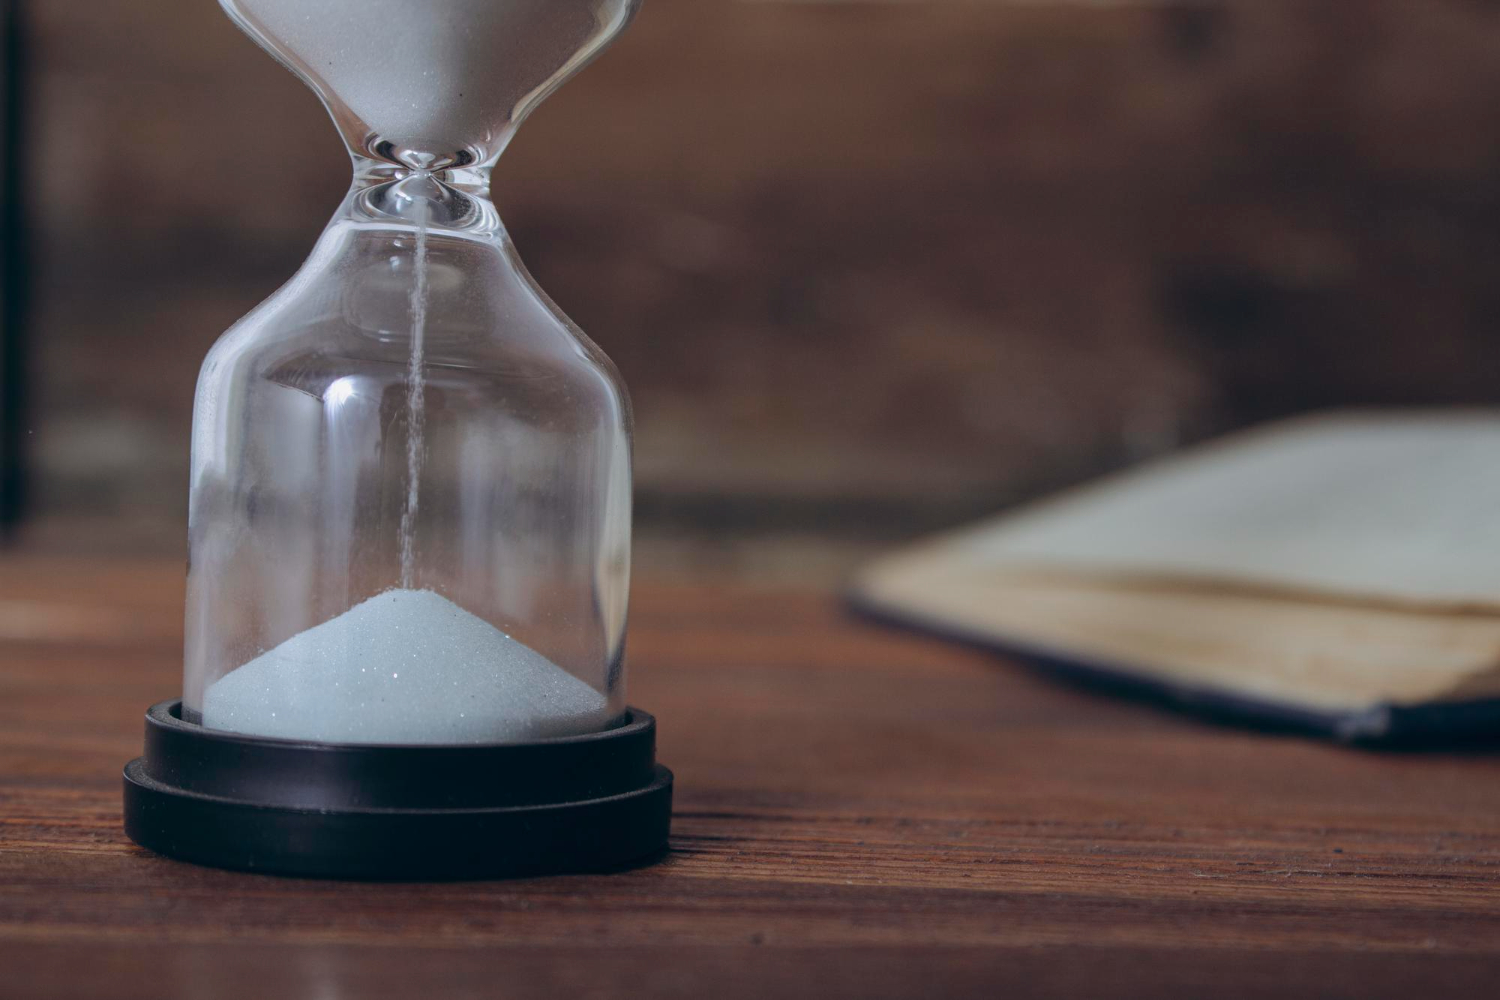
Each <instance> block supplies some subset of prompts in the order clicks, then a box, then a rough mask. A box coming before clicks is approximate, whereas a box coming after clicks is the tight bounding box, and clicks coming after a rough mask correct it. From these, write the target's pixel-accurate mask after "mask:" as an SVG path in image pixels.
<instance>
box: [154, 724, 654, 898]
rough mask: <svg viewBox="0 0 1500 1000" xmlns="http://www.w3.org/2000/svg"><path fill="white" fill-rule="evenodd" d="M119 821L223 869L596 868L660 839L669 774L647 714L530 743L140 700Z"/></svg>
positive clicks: (455, 872)
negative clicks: (189, 714)
mask: <svg viewBox="0 0 1500 1000" xmlns="http://www.w3.org/2000/svg"><path fill="white" fill-rule="evenodd" d="M124 777H125V832H126V833H127V834H128V835H129V836H130V838H131V839H132V840H134V841H135V842H136V843H138V844H140V845H141V846H142V847H146V848H149V849H151V850H153V851H156V852H157V853H159V854H165V855H168V856H170V857H174V858H179V859H181V860H184V861H192V862H196V863H198V864H205V865H213V866H216V867H221V868H237V869H243V870H249V871H265V872H277V873H281V874H291V875H309V876H320V877H332V878H362V879H430V878H448V879H452V878H492V877H502V876H512V875H531V874H549V873H561V872H586V871H607V870H610V869H617V868H622V867H626V866H629V865H631V864H633V863H636V862H639V861H642V860H645V859H647V858H649V857H651V856H653V855H655V854H658V853H660V852H661V851H662V850H664V849H665V848H666V843H667V832H668V827H669V824H670V819H671V810H672V773H671V772H670V771H668V770H667V769H666V768H664V767H661V766H659V765H657V764H656V720H655V719H653V718H652V717H651V716H650V715H648V714H647V713H645V712H642V711H640V710H638V709H629V710H628V711H627V713H626V717H625V720H624V722H623V724H622V725H620V726H618V727H616V728H615V729H611V730H608V731H606V732H602V733H595V734H590V735H587V736H577V737H565V738H560V739H550V740H537V741H534V742H529V743H504V744H475V745H466V746H427V745H410V746H391V745H358V744H325V743H301V742H297V741H293V740H281V739H271V738H267V737H259V736H243V735H240V734H236V733H227V732H220V731H216V730H208V729H204V728H203V727H202V726H199V725H196V724H194V723H191V722H187V721H185V720H183V718H182V711H181V702H177V701H170V702H162V703H161V704H158V705H154V706H152V707H151V709H150V710H149V711H148V712H147V713H146V752H145V755H144V756H143V757H140V758H138V759H136V760H134V761H131V762H130V764H128V765H127V766H126V768H125V776H124Z"/></svg>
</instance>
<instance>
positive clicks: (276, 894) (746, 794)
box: [0, 556, 1500, 1000]
mask: <svg viewBox="0 0 1500 1000" xmlns="http://www.w3.org/2000/svg"><path fill="white" fill-rule="evenodd" d="M180 578H181V569H180V567H179V566H169V565H163V564H160V563H107V562H80V561H74V562H66V561H57V560H48V559H41V558H36V557H27V558H21V557H15V556H11V557H7V558H4V559H0V996H3V997H6V998H11V997H16V998H22V997H24V998H36V997H54V996H77V997H95V996H109V997H152V998H156V997H178V996H181V997H209V996H214V997H256V998H270V997H277V998H279V997H292V996H311V997H319V998H341V997H361V998H362V997H418V996H434V997H437V996H475V997H478V996H487V997H488V996H503V997H545V996H569V997H606V996H650V995H658V996H670V997H711V998H714V1000H723V998H735V997H757V998H759V997H776V998H785V997H802V996H806V997H827V996H860V997H885V996H956V995H978V996H995V997H998V996H1002V995H1006V996H1059V997H1078V996H1098V995H1122V996H1139V997H1160V996H1173V995H1183V996H1193V995H1205V994H1207V993H1209V992H1210V991H1211V992H1212V993H1213V994H1214V995H1216V996H1219V997H1225V996H1230V997H1234V996H1271V995H1275V996H1278V997H1280V996H1287V995H1298V994H1312V993H1317V994H1318V995H1321V996H1348V997H1371V996H1392V997H1396V996H1400V997H1425V996H1440V995H1447V996H1457V995H1466V996H1494V995H1496V991H1497V989H1500V986H1497V980H1500V757H1497V756H1495V755H1494V754H1493V752H1492V751H1491V752H1484V751H1469V752H1465V753H1458V752H1429V753H1402V754H1396V753H1375V752H1369V751H1360V750H1351V749H1344V748H1340V747H1336V746H1330V745H1325V744H1321V743H1315V742H1310V741H1306V740H1302V739H1297V738H1287V737H1276V736H1268V735H1259V734H1255V733H1249V732H1241V731H1238V730H1234V729H1224V728H1216V727H1213V726H1211V725H1207V724H1203V723H1199V722H1196V721H1193V720H1189V719H1184V718H1179V717H1176V716H1173V715H1170V714H1166V713H1164V712H1162V711H1159V710H1157V709H1154V708H1150V707H1146V706H1141V705H1136V704H1130V703H1126V702H1119V701H1114V700H1108V699H1105V698H1102V697H1099V696H1096V695H1093V694H1090V693H1087V692H1083V691H1079V690H1076V689H1071V688H1068V687H1064V686H1059V685H1058V684H1056V683H1054V682H1052V681H1049V680H1047V679H1044V678H1041V677H1038V676H1034V675H1033V674H1031V673H1028V672H1027V671H1025V670H1023V669H1021V668H1019V667H1017V666H1016V665H1014V664H1011V663H1007V662H1003V661H997V660H996V659H994V658H992V657H990V656H986V655H982V654H978V653H975V652H970V651H966V650H963V649H958V648H953V647H950V646H947V645H943V644H941V643H937V642H931V641H927V640H925V639H920V638H916V637H911V636H906V635H903V634H898V633H895V632H890V631H884V630H881V629H879V628H875V627H871V626H867V625H863V624H860V623H858V622H855V621H852V620H850V619H849V618H848V617H846V616H845V615H844V614H843V613H842V611H841V610H840V608H839V606H838V604H837V603H836V601H834V600H833V599H831V598H830V597H827V596H820V595H817V594H812V593H795V592H789V591H773V592H766V591H758V590H755V589H751V588H747V587H744V586H739V585H732V584H728V583H726V584H723V585H714V586H686V585H683V586H673V585H651V584H649V583H645V584H642V585H639V586H638V587H637V591H636V602H635V607H634V608H633V615H634V617H633V622H632V638H631V648H632V654H631V662H632V670H633V674H632V678H631V692H632V693H631V697H632V700H633V701H635V702H636V703H638V704H640V705H642V706H644V707H649V708H650V709H651V710H652V711H653V712H655V713H657V715H658V717H659V719H660V724H661V744H660V745H661V756H662V759H663V760H664V761H665V762H666V763H668V764H669V765H670V766H672V767H673V768H675V769H676V772H677V812H676V817H675V820H674V828H673V836H672V849H671V852H670V854H669V856H668V857H667V858H666V859H665V860H663V861H661V862H660V863H658V864H655V865H652V866H650V867H645V868H641V869H639V870H635V871H631V872H627V873H623V874H616V875H610V876H606V877H567V878H544V879H531V880H525V881H512V882H480V883H456V884H359V883H339V882H318V881H304V880H297V879H287V878H278V877H272V876H258V875H244V874H237V873H231V872H222V871H215V870H210V869H205V868H197V867H194V866H191V865H187V864H181V863H179V862H175V861H171V860H167V859H165V858H160V857H156V856H153V855H151V854H149V853H147V852H146V851H143V850H141V849H140V848H137V847H135V846H134V845H132V844H131V843H130V842H128V841H127V840H126V839H125V836H124V834H123V833H122V832H121V828H120V777H119V774H120V767H121V765H123V764H124V763H125V761H126V760H127V759H128V758H130V757H132V756H134V755H135V754H136V753H138V751H139V748H140V730H141V714H142V712H143V710H144V709H145V707H146V706H147V704H148V703H150V702H153V701H156V700H158V699H161V698H164V697H168V696H171V695H173V694H174V693H176V692H177V690H178V687H179V684H180V678H179V674H178V671H179V665H180V652H179V646H180V633H181V623H180V604H181V597H182V587H181V579H180Z"/></svg>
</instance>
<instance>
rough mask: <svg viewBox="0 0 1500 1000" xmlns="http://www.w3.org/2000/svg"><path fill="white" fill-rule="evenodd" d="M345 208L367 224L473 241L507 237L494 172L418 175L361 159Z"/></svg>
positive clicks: (458, 169)
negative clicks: (493, 196)
mask: <svg viewBox="0 0 1500 1000" xmlns="http://www.w3.org/2000/svg"><path fill="white" fill-rule="evenodd" d="M345 204H346V207H347V209H348V210H349V211H350V212H352V213H353V214H354V215H355V217H356V219H357V221H360V222H365V223H376V224H380V223H386V224H391V225H398V226H400V225H420V226H423V227H426V228H431V229H434V230H448V231H452V232H454V233H456V234H463V235H468V236H471V237H472V236H485V235H498V234H499V233H500V232H501V229H500V218H499V215H498V213H496V211H495V206H494V204H493V202H491V201H490V168H489V167H488V166H471V167H451V168H447V169H442V170H418V169H414V168H411V167H405V166H400V165H397V164H394V163H390V162H388V161H384V160H375V159H370V158H366V157H363V156H355V157H354V183H353V185H352V187H351V188H350V191H349V198H348V199H347V200H346V203H345Z"/></svg>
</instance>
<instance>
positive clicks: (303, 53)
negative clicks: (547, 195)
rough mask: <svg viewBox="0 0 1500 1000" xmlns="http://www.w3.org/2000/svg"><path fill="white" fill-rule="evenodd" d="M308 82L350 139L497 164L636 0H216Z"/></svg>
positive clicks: (398, 155) (399, 155) (427, 156)
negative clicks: (526, 121)
mask: <svg viewBox="0 0 1500 1000" xmlns="http://www.w3.org/2000/svg"><path fill="white" fill-rule="evenodd" d="M220 2H221V3H222V5H223V6H224V9H225V10H226V11H228V12H229V15H230V16H231V17H232V18H234V19H235V21H236V22H238V23H239V24H240V26H241V27H243V28H244V29H245V30H246V31H247V32H249V34H250V35H251V37H253V38H255V40H256V41H258V42H260V44H261V45H263V46H264V47H265V48H266V49H267V50H269V51H270V52H271V53H272V54H273V55H274V56H276V57H277V58H278V59H280V60H281V61H282V62H283V63H285V64H286V65H287V66H288V67H289V68H290V69H291V70H292V71H293V72H295V73H296V74H297V75H298V76H300V77H301V78H302V79H303V80H305V81H306V82H307V84H308V85H309V86H311V87H312V88H313V89H314V90H315V91H317V93H318V96H320V97H321V98H322V99H323V103H324V104H325V105H327V107H328V110H329V113H330V114H332V115H333V119H334V121H335V122H336V123H337V124H338V126H339V129H340V130H341V131H342V132H343V134H344V140H345V141H346V142H347V143H348V144H349V148H350V149H352V150H355V151H357V152H360V153H363V154H364V155H366V156H370V157H373V158H376V159H385V160H391V161H393V162H398V163H403V164H406V165H408V166H415V167H428V168H434V167H445V166H463V165H467V164H474V163H482V164H487V163H493V162H494V159H495V158H496V157H497V156H499V155H500V152H501V151H502V150H503V149H504V148H505V145H506V143H507V142H509V141H510V137H511V135H512V134H514V132H515V129H516V126H518V125H519V124H520V123H521V120H522V119H523V118H525V117H526V115H527V114H528V113H529V112H530V111H531V109H532V108H534V107H536V105H537V104H539V103H540V102H541V100H542V99H543V98H544V97H546V96H547V95H548V94H549V93H551V91H552V90H553V89H554V88H556V87H557V86H558V84H560V83H562V81H563V80H565V79H566V78H567V77H569V76H571V75H572V74H573V73H574V72H576V71H577V70H578V69H579V68H580V67H581V66H582V65H583V64H584V63H586V62H587V61H588V60H589V59H590V58H591V57H592V56H594V55H595V54H597V53H598V52H599V50H601V49H602V48H604V46H605V45H607V44H608V43H609V42H610V41H611V40H612V39H613V38H614V37H615V36H616V35H618V34H619V33H620V32H621V31H622V30H624V28H625V25H626V24H627V23H628V22H629V20H630V17H631V15H632V14H633V13H634V12H635V9H636V7H637V6H639V0H315V2H309V0H220Z"/></svg>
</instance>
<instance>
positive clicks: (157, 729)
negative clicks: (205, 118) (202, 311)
mask: <svg viewBox="0 0 1500 1000" xmlns="http://www.w3.org/2000/svg"><path fill="white" fill-rule="evenodd" d="M221 3H222V5H223V7H224V8H225V10H226V11H227V12H228V13H229V15H230V16H231V17H232V18H233V19H234V20H235V21H236V22H237V23H238V24H239V25H240V26H241V27H242V28H243V29H244V30H245V31H246V32H248V33H249V34H250V35H251V37H253V38H254V39H255V40H256V41H258V42H259V43H260V44H261V45H262V46H264V47H265V48H266V49H267V50H268V51H270V52H271V54H272V55H274V56H275V57H276V58H277V59H279V60H280V61H281V62H282V63H284V64H285V65H286V66H287V67H288V68H290V69H291V70H292V71H293V72H294V73H296V74H297V75H298V76H299V77H301V78H302V79H303V80H304V81H305V82H306V83H308V85H309V86H311V87H312V88H313V90H315V91H316V92H317V93H318V95H319V96H320V97H321V98H322V100H323V103H324V104H325V106H326V107H327V108H328V110H329V112H330V114H331V115H332V116H333V119H334V122H335V123H336V125H337V126H338V128H339V131H340V133H341V134H342V135H343V137H344V140H345V142H346V143H347V145H348V147H349V151H350V154H351V156H352V158H353V161H354V182H353V185H352V186H351V188H350V190H349V193H348V195H347V196H346V197H345V199H344V202H343V204H342V205H341V206H340V208H339V210H338V213H337V214H336V215H335V216H334V218H333V220H332V221H331V222H330V223H329V225H328V227H327V228H326V229H325V230H324V232H323V234H322V236H321V237H320V238H319V240H318V242H317V245H316V247H315V248H314V250H313V252H312V255H311V256H310V258H309V259H308V261H307V262H306V264H304V265H303V267H302V269H301V270H300V271H298V272H297V274H296V275H295V277H293V278H292V280H291V281H290V282H289V283H288V284H287V285H286V286H284V287H283V288H282V289H281V290H280V291H278V292H276V293H275V294H274V295H273V296H272V297H271V298H270V299H268V300H267V301H266V302H264V303H263V304H261V305H260V306H259V307H257V308H256V309H255V310H253V311H252V312H251V313H250V314H249V315H248V316H246V317H245V318H244V319H243V320H241V321H240V322H239V323H238V324H236V325H235V326H234V327H233V328H232V329H230V330H229V332H228V333H226V334H225V335H224V336H223V337H222V338H221V339H220V340H219V341H218V343H217V344H215V345H214V347H213V349H212V350H211V351H210V352H209V355H208V357H207V359H206V360H205V362H204V365H203V370H202V373H201V375H200V377H199V382H198V389H197V396H196V401H195V407H194V415H193V441H192V480H191V494H190V509H189V521H188V535H189V560H190V561H189V570H188V601H187V619H186V649H185V672H184V686H183V697H182V699H181V701H180V702H178V701H173V702H164V703H162V704H160V705H157V706H155V707H153V708H152V709H151V710H150V711H149V712H148V713H147V723H146V751H145V755H144V756H143V757H141V758H140V759H138V760H136V761H133V762H132V763H131V764H130V765H129V766H128V767H127V768H126V771H125V822H126V829H127V832H128V833H129V834H130V836H131V837H132V838H133V839H134V840H136V841H137V842H138V843H140V844H142V845H143V846H146V847H149V848H152V849H154V850H156V851H158V852H160V853H163V854H168V855H173V856H176V857H180V858H183V859H186V860H191V861H198V862H202V863H206V864H214V865H221V866H226V867H237V868H246V869H262V870H268V871H279V872H288V873H301V874H315V875H338V876H349V877H377V878H381V877H428V876H433V877H467V876H484V875H506V874H515V873H522V872H542V871H564V870H598V869H604V868H610V867H615V866H619V865H623V864H628V863H630V862H632V861H635V860H637V859H640V858H642V857H645V856H649V855H650V854H652V853H653V852H655V851H659V850H660V849H662V848H663V847H664V846H665V842H666V835H667V827H668V821H669V815H670V808H671V782H672V776H671V774H670V772H668V771H667V770H666V769H665V768H662V767H660V766H658V765H657V764H656V762H655V723H654V720H653V719H652V718H651V717H650V716H649V715H647V714H646V713H644V712H641V711H639V710H637V709H633V708H630V707H628V706H627V705H626V704H625V701H624V698H625V678H624V660H623V656H624V648H625V618H626V600H627V589H628V586H629V580H628V577H629V570H630V413H629V403H628V401H627V398H626V395H625V390H624V387H623V386H622V385H621V383H620V381H619V378H618V376H617V374H616V372H615V370H614V368H613V366H612V365H611V364H610V362H609V361H608V359H607V358H606V357H605V356H604V354H603V353H602V352H601V351H600V350H599V349H598V348H597V347H596V346H595V345H594V344H593V343H592V342H590V341H589V340H588V339H587V338H586V337H585V336H584V335H583V333H582V332H581V331H580V330H579V329H578V328H577V327H576V326H574V325H573V324H572V323H571V322H570V321H569V320H568V319H567V318H566V317H565V316H564V315H563V314H562V313H561V312H560V311H559V310H558V309H557V307H556V306H554V305H553V304H552V302H551V301H550V300H549V299H548V298H547V297H546V295H545V294H544V293H543V292H542V291H541V290H540V289H539V288H538V287H537V286H536V284H535V283H534V282H533V281H532V279H531V277H530V275H528V274H527V273H526V271H525V269H524V267H523V266H522V265H521V262H520V260H519V259H518V257H517V256H516V252H515V249H514V247H513V246H512V244H511V242H510V240H509V238H508V237H507V235H506V233H505V230H504V228H503V227H502V225H501V223H500V219H499V217H498V216H497V214H496V212H495V208H494V206H493V205H492V204H491V202H490V200H489V196H488V192H489V174H490V169H491V167H492V166H493V165H494V163H495V161H496V160H497V159H498V158H499V156H500V154H501V152H502V151H503V150H504V148H505V146H506V144H507V143H508V142H509V140H510V138H511V136H512V135H513V134H514V132H515V130H516V128H517V126H518V125H519V124H520V122H521V121H522V119H524V118H525V117H526V115H527V114H528V113H529V112H530V111H531V110H532V109H533V108H534V107H536V105H537V104H538V103H540V101H541V100H542V99H543V98H545V97H546V96H547V95H548V94H549V93H550V92H551V91H552V90H553V89H554V88H555V87H556V86H558V84H559V83H561V82H562V81H563V80H564V79H565V78H567V77H568V76H570V75H572V74H573V73H574V72H575V71H577V70H578V69H579V68H580V67H581V66H582V65H583V64H584V63H585V62H587V61H588V60H589V59H590V58H591V57H592V56H593V55H595V54H596V53H598V52H599V51H600V50H601V49H602V48H603V47H604V46H605V45H606V44H607V43H608V42H609V41H610V40H611V39H613V38H614V37H615V36H616V35H617V34H619V32H620V31H621V30H622V29H623V28H624V27H625V25H626V23H627V22H628V20H629V18H630V16H631V14H632V13H633V12H634V8H635V6H636V0H421V2H416V0H320V2H318V3H306V2H304V0H221ZM263 152H265V151H264V150H263ZM276 155H277V157H278V158H279V160H280V162H281V163H282V166H281V167H280V168H279V169H287V170H294V169H296V159H295V157H289V156H288V155H287V151H286V150H280V151H278V152H277V154H276Z"/></svg>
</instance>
